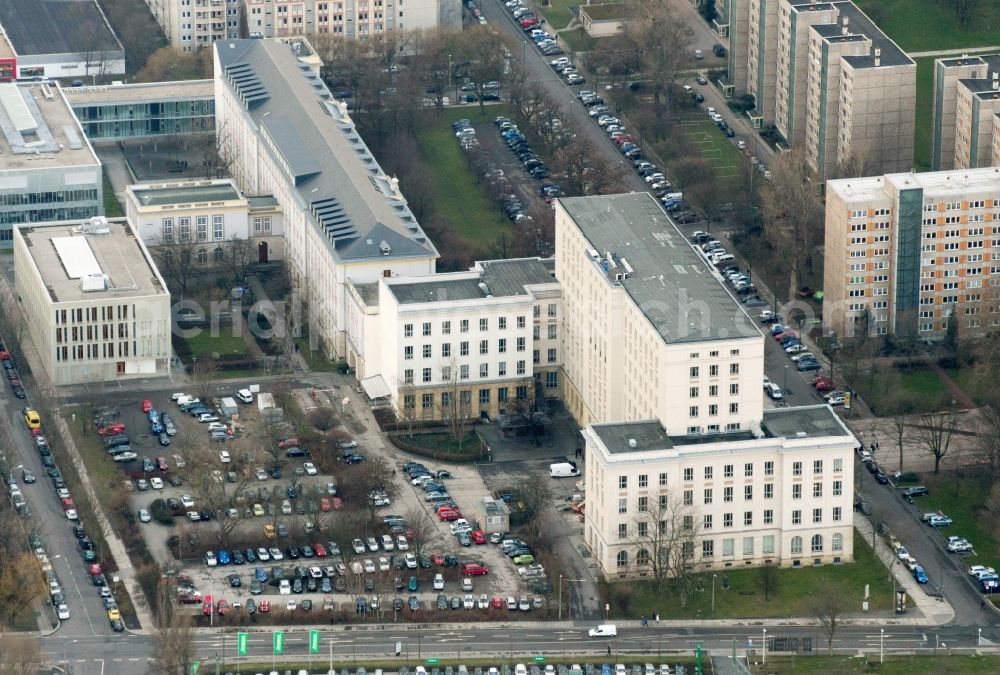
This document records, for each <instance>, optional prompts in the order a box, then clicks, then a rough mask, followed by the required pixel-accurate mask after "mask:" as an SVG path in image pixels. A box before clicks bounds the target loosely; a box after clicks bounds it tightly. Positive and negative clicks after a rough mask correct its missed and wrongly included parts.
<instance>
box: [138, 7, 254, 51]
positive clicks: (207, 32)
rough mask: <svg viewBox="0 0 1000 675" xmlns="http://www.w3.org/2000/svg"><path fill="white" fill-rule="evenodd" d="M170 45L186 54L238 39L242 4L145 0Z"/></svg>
mask: <svg viewBox="0 0 1000 675" xmlns="http://www.w3.org/2000/svg"><path fill="white" fill-rule="evenodd" d="M146 5H147V6H148V7H149V11H150V12H152V13H153V16H154V17H156V21H157V22H158V23H159V24H160V26H161V27H162V28H163V32H164V33H166V36H167V39H168V40H169V41H170V44H171V45H172V46H174V47H176V48H177V49H181V50H183V51H186V52H191V51H197V50H199V49H202V48H204V47H211V46H212V44H213V43H214V42H216V41H217V40H225V39H228V38H234V37H239V34H240V10H241V8H242V6H243V3H242V2H241V0H146Z"/></svg>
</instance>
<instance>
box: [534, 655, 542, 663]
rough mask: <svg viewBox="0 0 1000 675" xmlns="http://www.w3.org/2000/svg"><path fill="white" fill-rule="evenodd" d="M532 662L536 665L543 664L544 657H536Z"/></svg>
mask: <svg viewBox="0 0 1000 675" xmlns="http://www.w3.org/2000/svg"><path fill="white" fill-rule="evenodd" d="M533 660H534V661H535V662H536V663H544V662H545V657H544V656H536V657H535V658H534V659H533Z"/></svg>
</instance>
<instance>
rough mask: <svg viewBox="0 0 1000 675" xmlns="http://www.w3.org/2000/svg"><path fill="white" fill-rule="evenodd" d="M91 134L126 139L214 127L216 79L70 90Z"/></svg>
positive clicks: (94, 137)
mask: <svg viewBox="0 0 1000 675" xmlns="http://www.w3.org/2000/svg"><path fill="white" fill-rule="evenodd" d="M66 95H67V98H68V99H69V101H70V105H72V107H73V112H74V113H75V114H76V117H77V119H79V120H80V125H81V126H82V127H83V131H84V133H86V134H87V138H89V139H91V140H93V141H97V140H122V139H126V138H142V137H149V136H163V135H168V134H188V133H197V132H205V131H212V130H213V129H214V128H215V98H214V91H213V85H212V80H188V81H181V82H152V83H143V84H117V85H111V86H105V87H74V88H73V89H67V90H66Z"/></svg>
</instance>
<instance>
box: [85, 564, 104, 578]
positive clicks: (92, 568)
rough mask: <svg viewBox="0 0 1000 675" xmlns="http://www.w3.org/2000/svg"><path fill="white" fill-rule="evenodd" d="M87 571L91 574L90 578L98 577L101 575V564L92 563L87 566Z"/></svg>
mask: <svg viewBox="0 0 1000 675" xmlns="http://www.w3.org/2000/svg"><path fill="white" fill-rule="evenodd" d="M87 571H88V572H89V573H90V576H92V577H96V576H97V575H98V574H100V573H101V563H91V564H90V565H88V566H87Z"/></svg>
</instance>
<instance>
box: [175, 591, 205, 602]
mask: <svg viewBox="0 0 1000 675" xmlns="http://www.w3.org/2000/svg"><path fill="white" fill-rule="evenodd" d="M177 602H179V603H181V604H182V605H199V604H201V596H200V595H198V594H197V593H195V594H193V595H192V594H190V593H181V594H180V595H178V596H177Z"/></svg>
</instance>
